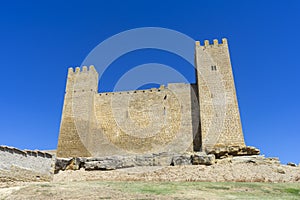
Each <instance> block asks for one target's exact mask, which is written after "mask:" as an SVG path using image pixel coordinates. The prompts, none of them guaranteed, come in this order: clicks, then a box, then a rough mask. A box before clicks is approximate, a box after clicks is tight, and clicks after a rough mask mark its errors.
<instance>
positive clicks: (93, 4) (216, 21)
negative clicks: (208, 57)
mask: <svg viewBox="0 0 300 200" xmlns="http://www.w3.org/2000/svg"><path fill="white" fill-rule="evenodd" d="M4 2H5V3H4ZM299 10H300V1H297V0H294V1H293V0H291V1H289V2H287V1H254V0H243V1H238V0H237V1H233V0H229V1H213V0H212V1H167V0H165V1H161V0H160V1H155V0H151V1H129V0H127V1H121V0H120V1H74V0H73V1H14V0H12V1H2V2H1V4H0V52H1V53H0V61H1V79H0V87H1V98H0V113H1V114H0V136H1V137H0V144H5V145H10V146H15V147H18V148H22V149H23V148H27V149H36V148H38V149H55V148H56V144H57V138H58V133H59V125H60V118H61V112H62V106H63V97H64V89H65V81H66V73H67V68H68V67H70V66H78V65H80V64H81V63H82V61H83V60H84V58H85V57H86V56H87V54H88V53H89V52H90V51H91V50H92V49H93V48H94V47H95V46H96V45H98V44H99V43H100V42H101V41H103V40H105V39H107V38H108V37H110V36H112V35H114V34H117V33H119V32H121V31H125V30H128V29H132V28H138V27H148V26H154V27H164V28H170V29H174V30H177V31H180V32H182V33H184V34H186V35H188V36H190V37H192V38H195V39H198V40H200V41H203V40H204V39H209V40H212V39H214V38H217V39H221V38H222V37H227V38H228V41H229V45H230V52H231V60H232V65H233V70H234V75H235V82H236V89H237V94H238V100H239V105H240V112H241V117H242V123H243V130H244V135H245V140H246V143H247V145H251V146H256V147H258V148H260V149H261V151H262V153H263V154H265V155H267V156H278V157H280V159H281V160H282V162H284V163H286V162H288V161H293V162H296V163H299V162H300V104H299V102H300V89H299V86H300V78H299V77H300V62H299V57H300V51H299V49H300V39H299V37H300V12H299ZM149 55H152V56H149ZM125 57H126V56H125ZM125 57H124V58H120V59H119V60H117V61H116V62H115V63H114V66H113V67H110V71H111V72H110V73H108V75H107V77H106V79H107V80H106V81H103V84H104V85H102V90H103V91H107V90H108V91H109V90H111V88H112V87H113V81H109V80H110V77H111V78H112V79H113V77H114V76H115V74H118V72H120V71H121V70H120V69H121V66H122V65H123V66H126V65H127V66H128V65H129V64H130V60H131V61H132V60H139V64H143V63H142V62H143V59H145V60H144V63H148V62H150V61H153V59H154V58H155V59H154V61H155V62H159V63H162V64H168V65H170V64H172V61H170V59H173V58H174V55H168V54H167V53H164V52H159V51H158V52H157V51H152V52H150V53H149V52H147V51H146V50H145V51H144V52H143V51H139V52H136V54H135V53H134V52H133V53H131V54H129V55H128V57H127V58H125ZM122 59H123V60H122ZM174 60H176V58H174ZM177 60H178V59H177ZM170 62H171V63H170ZM174 62H175V61H174ZM174 62H173V63H174ZM128 63H129V64H128ZM186 76H187V77H189V80H190V81H191V82H193V80H194V78H193V76H192V75H191V74H190V71H188V70H187V71H186Z"/></svg>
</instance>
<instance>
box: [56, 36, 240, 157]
mask: <svg viewBox="0 0 300 200" xmlns="http://www.w3.org/2000/svg"><path fill="white" fill-rule="evenodd" d="M195 71H196V72H195V76H196V83H195V84H186V83H169V84H168V85H167V86H163V85H162V86H161V87H160V88H153V89H147V90H134V91H120V92H107V93H98V73H97V71H96V70H95V68H94V67H93V66H90V67H89V68H87V67H86V66H84V67H83V68H82V70H81V69H80V68H79V67H77V68H76V69H75V71H74V70H73V68H69V70H68V77H67V84H66V93H65V97H64V106H63V113H62V119H61V126H60V134H59V140H58V147H57V156H58V157H91V156H92V157H96V156H111V155H123V154H124V155H126V154H147V153H159V152H177V153H181V152H193V151H211V150H213V149H216V148H220V147H240V148H243V147H245V143H244V137H243V132H242V126H241V120H240V114H239V108H238V102H237V97H236V91H235V85H234V79H233V74H232V67H231V63H230V56H229V49H228V43H227V40H226V39H222V42H221V43H219V42H218V40H213V43H210V42H209V41H208V40H205V41H204V44H200V42H199V41H196V43H195Z"/></svg>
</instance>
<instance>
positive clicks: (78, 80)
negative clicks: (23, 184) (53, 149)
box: [57, 66, 98, 157]
mask: <svg viewBox="0 0 300 200" xmlns="http://www.w3.org/2000/svg"><path fill="white" fill-rule="evenodd" d="M97 92H98V73H97V71H96V70H95V68H94V66H90V67H89V69H88V68H87V67H86V66H84V67H83V68H82V71H81V70H80V68H79V67H76V69H75V72H74V70H73V68H69V70H68V77H67V84H66V91H65V98H64V107H63V112H62V118H61V124H60V133H59V139H58V145H57V156H58V157H73V156H78V157H80V156H82V157H88V156H91V154H90V152H89V151H88V149H87V148H86V146H85V145H86V144H89V142H92V141H90V140H91V139H90V135H89V130H90V129H91V128H93V127H92V126H93V125H94V124H93V122H94V121H95V119H94V118H95V117H94V96H95V94H96V93H97ZM82 141H84V144H85V145H84V144H83V142H82Z"/></svg>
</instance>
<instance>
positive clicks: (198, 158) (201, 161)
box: [191, 152, 216, 165]
mask: <svg viewBox="0 0 300 200" xmlns="http://www.w3.org/2000/svg"><path fill="white" fill-rule="evenodd" d="M191 158H192V164H193V165H212V164H215V161H216V157H215V155H214V154H208V155H207V154H206V153H205V152H199V153H195V154H194V155H192V157H191Z"/></svg>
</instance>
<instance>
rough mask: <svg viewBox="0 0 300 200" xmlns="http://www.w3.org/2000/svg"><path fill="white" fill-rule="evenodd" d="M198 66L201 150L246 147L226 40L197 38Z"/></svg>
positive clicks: (196, 61)
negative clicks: (220, 41) (202, 43)
mask: <svg viewBox="0 0 300 200" xmlns="http://www.w3.org/2000/svg"><path fill="white" fill-rule="evenodd" d="M195 66H196V71H197V72H196V82H197V85H198V93H199V106H200V125H201V139H202V150H205V151H211V150H214V149H216V148H219V147H231V146H234V147H235V146H238V147H245V142H244V136H243V131H242V125H241V120H240V113H239V108H238V102H237V97H236V90H235V85H234V79H233V73H232V68H231V62H230V56H229V50H228V44H227V40H226V39H222V43H220V44H219V42H218V40H213V43H212V44H210V43H209V41H208V40H205V41H204V45H200V42H199V41H197V42H196V47H195Z"/></svg>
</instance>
